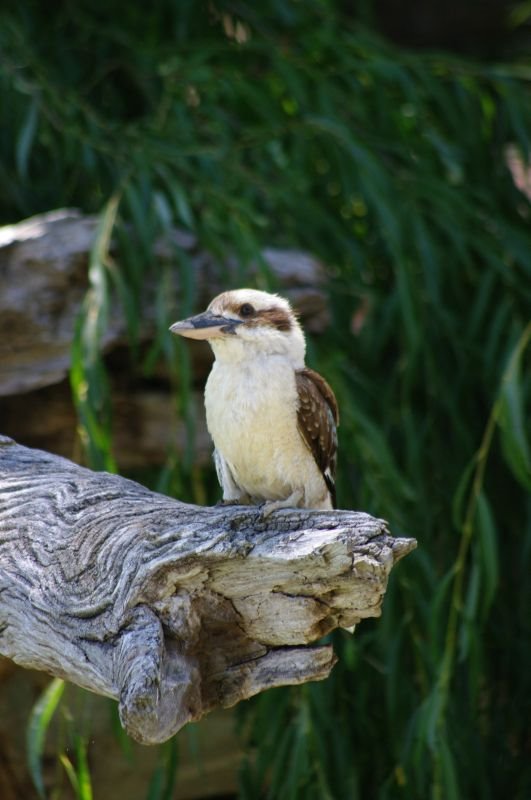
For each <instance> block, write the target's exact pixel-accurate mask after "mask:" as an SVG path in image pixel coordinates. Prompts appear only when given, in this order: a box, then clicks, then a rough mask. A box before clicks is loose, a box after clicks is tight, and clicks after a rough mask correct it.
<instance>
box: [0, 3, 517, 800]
mask: <svg viewBox="0 0 531 800" xmlns="http://www.w3.org/2000/svg"><path fill="white" fill-rule="evenodd" d="M439 6H440V4H439ZM455 8H457V5H456V6H455ZM455 8H454V6H452V3H451V2H450V3H449V4H448V9H447V15H445V14H443V13H442V11H441V9H440V7H439V8H438V7H437V4H431V3H428V4H424V5H422V4H418V3H413V2H412V3H410V4H409V5H407V4H406V5H405V6H403V7H400V9H398V7H397V4H396V3H392V2H387V3H386V2H383V0H382V1H381V2H371V1H370V0H365V2H361V3H359V4H354V3H348V2H333V1H332V0H321V1H319V0H308V2H295V0H281V1H279V2H275V0H264V2H263V3H261V4H260V5H258V4H248V3H241V2H217V1H215V2H210V3H202V2H191V0H182V1H181V2H175V1H174V2H171V1H170V0H154V2H152V3H150V4H135V3H124V2H120V0H107V2H105V3H103V2H100V1H99V0H93V1H92V2H90V3H89V2H86V0H78V2H68V1H67V0H63V1H62V2H57V3H55V4H53V6H48V5H47V4H44V3H40V2H37V1H36V0H26V2H24V3H13V2H10V0H7V1H6V2H4V3H3V4H2V10H1V11H0V109H1V112H0V113H1V120H2V124H1V126H0V186H1V191H0V222H1V223H11V222H15V221H18V220H19V219H22V218H24V217H27V216H30V215H32V214H36V213H38V212H41V211H46V210H49V209H53V208H58V207H62V206H76V207H78V208H80V209H82V210H83V211H84V212H90V213H98V214H101V215H102V221H103V227H102V229H101V235H100V237H99V239H98V243H97V244H98V246H97V247H95V249H94V251H93V254H92V258H91V265H90V270H91V271H90V280H91V288H90V290H89V292H88V295H87V299H86V303H85V306H84V311H83V313H82V315H81V316H80V320H79V325H78V330H77V335H76V341H75V344H74V351H73V366H72V373H71V385H72V391H73V396H74V400H75V402H76V408H77V413H78V415H79V422H80V429H81V435H82V440H83V442H84V444H85V446H86V459H87V463H89V464H90V465H91V466H93V467H94V468H111V469H112V468H114V466H115V459H114V455H113V419H112V414H111V413H110V403H109V392H108V380H107V374H106V365H105V361H104V360H103V359H102V358H101V354H100V351H101V348H100V343H101V339H102V337H103V336H104V332H105V329H106V324H107V320H108V317H109V314H111V313H113V311H112V308H110V303H111V299H110V298H111V297H114V296H117V297H118V300H119V303H120V306H121V308H122V309H123V312H124V314H125V316H126V319H127V324H128V335H129V342H130V357H131V364H132V369H137V370H139V371H141V372H143V374H149V371H150V369H152V368H153V365H154V364H155V362H156V361H157V360H161V359H162V360H164V361H165V363H166V364H167V370H168V374H169V375H170V376H171V378H172V385H173V386H174V387H175V392H176V403H177V406H178V409H179V412H180V414H181V415H182V417H183V418H184V419H185V420H188V422H189V423H190V425H192V420H193V414H192V410H191V408H190V404H191V403H192V402H193V396H192V394H191V388H192V386H193V376H192V373H191V367H190V356H189V349H188V348H187V347H186V346H183V345H182V343H180V342H175V341H170V337H169V334H168V333H167V328H168V325H169V324H170V322H172V321H173V320H174V319H175V318H176V317H177V316H181V315H184V314H187V313H189V312H191V311H195V310H199V309H198V308H197V297H198V286H197V282H196V276H195V273H194V270H193V268H192V266H191V264H190V262H189V261H188V260H187V257H186V254H185V253H184V252H182V251H179V250H178V249H176V251H175V258H174V263H173V266H172V269H173V270H174V271H176V272H177V274H178V276H179V285H180V293H179V296H178V297H173V296H168V291H167V287H168V285H169V284H168V280H167V269H168V267H167V265H166V266H164V267H163V266H161V265H160V264H159V262H158V260H157V258H156V256H155V255H154V251H153V246H154V242H155V241H156V239H157V237H159V236H161V235H162V234H164V232H165V231H168V230H169V229H171V227H172V226H177V227H179V228H181V229H185V230H187V231H190V232H192V233H193V234H194V235H195V236H196V237H197V241H198V242H199V244H200V246H201V247H202V248H204V249H205V250H206V251H208V252H210V253H211V254H212V255H213V256H214V257H215V258H217V259H219V263H220V275H221V276H222V275H223V266H222V265H223V262H224V260H225V259H226V257H227V256H228V255H229V254H230V256H231V257H233V258H235V259H236V262H237V265H238V270H237V280H235V279H234V274H233V273H231V274H232V279H231V280H232V281H233V284H234V285H244V284H246V283H247V280H246V276H247V275H248V271H249V268H250V265H251V264H252V263H256V261H257V260H258V262H259V270H258V274H257V276H256V277H254V278H253V284H254V285H256V286H258V287H259V288H266V289H273V290H274V289H276V288H278V287H277V286H276V285H275V282H274V279H273V276H272V274H271V272H270V271H269V270H268V269H267V267H266V265H264V264H263V263H262V262H261V261H260V259H259V253H260V251H261V250H262V249H263V248H264V247H267V246H276V247H289V248H296V249H298V250H303V251H308V252H310V253H312V254H313V255H315V256H317V257H318V258H319V259H320V260H321V261H322V262H323V263H324V264H325V266H326V276H327V282H326V292H327V300H328V304H329V308H330V312H331V324H330V325H329V326H328V328H327V330H326V331H325V332H324V333H323V334H322V335H321V336H319V337H310V341H309V357H308V361H309V363H310V365H311V366H313V367H315V368H316V369H318V370H319V371H320V372H322V373H323V374H324V375H325V376H326V378H327V380H328V381H329V382H330V383H331V385H332V386H333V387H334V389H335V391H336V394H337V397H338V401H339V405H340V409H341V427H340V459H339V469H338V499H339V504H340V506H341V507H345V508H358V509H363V510H364V511H367V512H369V513H371V514H374V515H376V516H381V517H384V518H385V519H387V520H388V521H389V523H390V527H391V530H392V532H393V533H395V534H396V535H405V536H413V537H415V538H417V539H418V543H419V546H418V549H417V551H416V552H415V553H414V554H412V555H411V556H409V557H408V558H407V559H406V560H405V561H404V562H403V563H401V564H400V565H399V566H398V567H397V568H396V569H395V571H394V573H393V575H392V578H391V581H390V586H389V591H388V594H387V596H386V600H385V604H384V613H383V617H382V618H381V619H380V620H377V621H366V622H364V623H363V624H361V625H360V626H359V628H358V630H357V631H356V634H355V636H354V637H349V636H347V635H346V634H345V635H343V634H341V635H339V634H338V635H337V639H336V640H335V646H336V649H337V652H338V655H339V658H340V661H339V664H338V666H337V667H336V668H335V670H334V672H333V675H332V678H331V679H330V680H328V681H326V682H324V683H320V684H314V685H307V686H304V687H299V688H293V689H283V690H274V691H271V692H268V693H265V694H264V695H262V696H260V697H258V698H255V699H254V700H253V701H250V702H248V703H246V704H244V705H243V706H242V707H241V708H240V709H239V710H238V711H237V713H236V714H235V715H234V723H235V724H236V725H237V727H238V736H239V737H240V741H241V743H242V746H243V756H242V759H241V762H240V764H239V767H238V774H239V787H240V788H239V790H238V794H237V796H238V797H239V798H246V799H247V798H249V800H250V799H251V798H258V797H264V798H272V800H277V799H278V800H288V798H289V799H293V800H295V799H296V798H305V800H306V799H307V798H309V799H310V800H311V798H316V800H321V799H323V800H324V799H325V798H326V799H333V800H336V799H337V800H343V798H353V799H355V798H364V800H366V799H367V798H371V799H372V798H407V800H417V799H418V800H426V798H433V800H452V798H465V799H466V800H474V798H478V799H479V798H481V800H490V798H492V800H495V799H496V798H500V797H510V798H512V800H524V798H528V797H530V796H531V759H530V755H531V754H530V737H529V720H530V718H531V681H530V674H531V668H530V654H531V640H530V627H531V626H530V619H531V614H530V612H531V602H530V601H531V597H530V594H531V593H530V586H531V582H530V580H529V577H530V572H529V570H530V561H531V558H530V555H531V552H530V551H531V502H530V494H529V490H530V488H531V455H530V444H529V442H530V437H529V433H530V431H529V397H530V393H531V373H530V370H529V365H530V347H529V341H530V338H531V326H530V316H531V313H530V312H531V227H530V223H531V205H530V200H531V161H530V158H531V148H530V138H531V92H530V84H531V58H530V50H529V45H530V44H531V27H530V21H531V5H530V3H529V2H523V3H505V4H504V3H497V4H496V3H487V4H483V5H482V4H480V3H472V4H469V7H468V6H467V9H466V11H463V10H461V12H460V13H461V16H459V17H457V18H454V23H453V24H452V17H451V13H453V12H451V10H452V9H453V10H454V11H455ZM111 233H112V236H113V237H114V240H115V241H116V242H117V255H115V257H114V259H113V261H112V263H111V262H110V260H109V259H108V258H107V257H106V243H107V238H106V237H107V236H108V235H110V234H111ZM0 279H1V276H0ZM147 281H150V282H152V283H153V282H154V283H155V285H156V287H157V291H156V308H157V325H156V331H155V335H154V339H153V342H152V346H151V348H150V349H149V352H147V353H146V352H145V351H144V350H142V348H139V347H138V338H139V330H140V326H141V321H142V315H143V313H144V308H143V302H142V301H143V296H144V291H145V286H146V282H147ZM227 288H230V287H229V286H227ZM113 302H114V301H113ZM176 312H177V313H176ZM87 380H88V385H89V390H88V393H84V392H83V391H82V387H83V386H84V385H85V381H87ZM169 402H171V401H169ZM190 442H191V443H192V444H191V447H192V445H193V436H192V434H191V438H190ZM135 477H136V478H137V479H140V480H143V481H144V482H146V483H147V484H148V485H150V486H152V487H153V488H159V489H161V490H163V491H168V492H172V493H174V494H176V495H177V496H179V497H180V498H181V499H184V500H189V501H194V500H196V499H197V498H198V497H204V498H205V500H206V501H207V502H215V501H216V500H217V498H218V492H217V487H216V484H215V480H214V478H213V471H212V468H211V467H208V468H203V467H202V468H199V469H198V468H196V467H194V466H193V452H191V453H190V454H189V457H188V458H185V459H184V460H183V461H182V462H180V463H178V464H176V463H175V459H174V458H173V459H172V458H170V457H169V458H168V461H167V463H166V464H161V465H160V469H156V470H153V469H150V470H149V472H148V471H146V472H145V474H142V473H141V472H140V473H139V474H136V475H135ZM84 698H85V699H84V700H83V701H80V700H79V699H78V700H77V701H75V702H73V703H71V710H70V722H69V725H68V726H67V734H65V735H67V736H70V737H71V738H72V741H71V743H70V745H69V747H70V749H68V748H67V750H66V751H65V750H64V740H63V744H61V746H59V745H58V747H57V758H58V759H62V762H61V763H62V766H63V767H64V770H63V769H62V768H60V769H59V770H58V771H57V775H58V777H57V784H56V785H55V787H54V789H53V794H52V795H51V796H53V797H56V798H59V797H63V796H65V797H66V796H69V795H68V794H67V793H68V791H69V790H68V784H67V782H66V779H67V778H68V777H69V776H70V778H71V782H72V785H73V786H74V788H75V792H76V795H77V796H78V797H80V798H88V797H90V791H91V790H90V781H91V778H90V775H91V774H94V770H95V765H94V763H91V760H92V762H93V761H94V758H95V755H94V753H93V752H92V750H91V735H90V731H88V732H87V725H86V716H87V711H86V708H87V705H90V703H91V702H92V698H91V697H90V696H89V695H84ZM56 699H57V700H59V698H58V697H57V698H56ZM60 702H61V703H64V702H65V700H64V698H63V699H61V700H60ZM81 702H82V705H83V709H84V711H83V714H82V715H81V716H82V717H83V724H81V722H80V721H79V719H78V718H77V717H76V714H75V713H74V712H73V711H72V709H76V708H78V706H79V704H80V703H81ZM34 722H35V719H34ZM202 724H204V723H199V726H198V727H200V726H201V725H202ZM187 735H189V734H186V731H184V732H183V733H182V734H179V736H178V737H177V742H176V743H172V744H170V745H167V746H166V748H165V749H161V755H160V757H157V758H158V761H157V767H156V769H155V771H154V773H153V776H152V778H151V779H150V781H149V782H146V783H145V785H143V784H142V782H140V781H139V783H138V787H137V789H138V793H137V794H136V795H135V796H134V797H133V796H132V795H130V797H131V800H137V798H150V800H154V799H155V798H171V797H180V795H179V776H180V771H181V770H182V769H184V768H185V766H186V764H185V762H186V759H187V758H188V756H187V753H188V751H189V748H188V747H187V746H185V745H184V744H183V745H182V746H180V745H179V742H184V741H185V738H183V737H186V736H187ZM116 736H117V737H118V738H120V737H119V734H118V733H116ZM30 747H31V736H30ZM33 747H34V763H33V767H34V770H36V771H37V772H38V769H39V767H38V763H37V762H38V756H39V752H40V751H39V746H38V743H37V745H36V744H35V740H34V741H33ZM61 748H63V749H61ZM65 752H69V753H70V755H69V756H68V757H67V756H66V755H65ZM127 752H128V744H127V743H124V742H123V740H122V743H121V749H120V747H118V748H117V756H116V758H119V757H122V756H123V758H124V759H126V758H127ZM120 754H121V755H120ZM127 768H128V769H129V770H133V771H134V769H135V766H134V763H130V762H129V765H128V767H127ZM60 774H61V775H62V777H59V775H60ZM65 776H66V778H65ZM76 776H77V777H76ZM76 781H77V783H76ZM105 791H107V794H106V795H105V796H114V797H117V798H118V797H120V796H121V795H120V794H119V793H117V790H116V789H115V790H114V792H115V793H114V794H112V793H111V794H109V791H110V790H109V788H108V787H107V789H106V790H105V787H104V785H103V783H102V784H101V787H100V788H97V787H96V784H94V787H93V792H94V797H96V798H97V797H103V796H104V793H105ZM83 792H85V794H84V793H83ZM87 792H88V793H87ZM65 793H66V794H65Z"/></svg>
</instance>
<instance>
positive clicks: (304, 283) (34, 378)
mask: <svg viewBox="0 0 531 800" xmlns="http://www.w3.org/2000/svg"><path fill="white" fill-rule="evenodd" d="M97 224H98V219H97V217H94V216H84V215H82V214H80V212H79V211H76V210H75V209H60V210H57V211H51V212H49V213H47V214H40V215H38V216H35V217H32V218H31V219H27V220H23V221H22V222H20V223H18V224H16V225H8V226H4V227H0V397H2V396H4V397H5V396H11V395H17V394H21V393H23V392H28V391H32V390H34V389H38V388H40V387H43V386H50V385H52V384H55V383H58V382H59V381H61V380H63V378H64V377H65V375H66V374H67V371H68V369H69V366H70V349H71V344H72V338H73V333H74V328H75V321H76V317H77V315H78V313H79V310H80V307H81V303H82V300H83V297H84V296H85V293H86V291H87V288H88V258H89V253H90V250H91V248H92V246H93V244H94V239H95V235H96V228H97ZM131 235H132V236H133V235H134V231H133V232H132V233H131ZM179 252H180V253H181V255H184V256H185V257H186V259H187V261H188V263H189V265H190V267H189V268H190V270H191V271H192V272H193V275H194V281H195V283H196V285H197V291H198V298H197V301H198V305H199V307H201V305H202V304H203V305H204V304H206V302H207V301H209V300H210V299H212V296H213V295H214V294H216V293H217V292H218V291H221V290H222V289H224V288H227V287H228V286H230V285H234V281H235V280H237V276H238V275H239V267H238V265H237V264H236V262H235V261H234V259H231V258H230V257H228V258H227V259H226V261H225V262H224V263H223V264H220V263H219V261H217V260H216V259H215V258H214V257H213V256H212V255H211V254H210V253H208V252H205V251H204V250H202V249H201V248H200V246H199V244H198V242H197V240H196V238H195V237H194V236H193V235H192V234H190V233H187V232H185V231H182V230H178V229H173V230H171V231H169V232H168V233H167V234H166V236H165V237H163V238H161V239H160V240H159V241H157V242H155V244H154V250H153V257H154V260H156V261H158V262H159V263H161V264H162V263H165V264H167V265H168V267H169V269H168V277H169V278H170V281H169V284H168V292H169V293H170V294H171V297H172V298H175V316H174V319H175V318H176V317H177V316H179V314H178V305H177V304H178V298H179V296H180V286H179V274H180V273H179V269H178V268H177V263H178V258H177V255H178V253H179ZM262 258H263V261H264V263H265V264H267V267H268V269H269V270H270V272H271V273H272V274H273V275H274V276H276V278H277V280H278V282H279V285H280V286H281V287H282V291H283V292H285V293H286V295H287V296H288V297H289V298H290V299H291V300H292V301H293V302H294V304H295V306H296V307H297V309H298V310H299V311H300V312H301V314H302V315H303V318H304V319H305V326H306V328H307V329H308V330H322V329H323V327H324V326H325V325H326V323H327V319H328V314H327V308H326V300H325V296H324V292H323V291H322V289H321V288H320V287H321V285H322V283H323V281H324V271H323V269H322V265H321V264H320V262H319V261H318V260H317V259H316V258H313V257H312V256H310V255H308V254H306V253H301V252H298V251H295V250H289V251H286V250H274V249H266V250H264V251H263V253H262ZM257 271H258V267H257V265H254V266H253V265H251V266H250V267H249V269H248V274H249V276H250V278H251V279H252V276H253V273H257ZM221 281H222V283H221ZM154 295H155V292H154V286H153V284H151V285H149V284H148V285H146V286H145V288H144V292H143V300H144V305H143V308H142V325H141V332H140V339H141V340H142V341H149V340H151V339H152V338H153V336H154V332H155V330H156V323H155V316H156V310H155V309H156V303H155V299H154ZM171 321H172V320H171V319H169V320H168V324H169V323H170V322H171ZM126 338H127V337H126V324H125V319H124V316H123V314H122V313H121V312H120V306H119V304H114V306H113V314H112V317H111V319H110V320H109V325H108V328H107V330H106V331H105V335H104V340H103V343H102V344H103V347H104V349H105V350H106V351H109V350H111V349H112V348H114V347H116V346H117V345H120V344H123V343H124V342H125V341H126ZM205 352H206V351H205ZM4 430H5V429H4Z"/></svg>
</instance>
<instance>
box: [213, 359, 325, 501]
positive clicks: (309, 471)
mask: <svg viewBox="0 0 531 800" xmlns="http://www.w3.org/2000/svg"><path fill="white" fill-rule="evenodd" d="M205 406H206V414H207V425H208V429H209V431H210V434H211V436H212V438H213V440H214V444H215V447H216V449H217V450H218V452H219V453H221V455H222V456H223V458H224V459H225V461H226V462H227V464H228V465H229V467H230V470H231V472H232V474H233V476H234V479H235V480H236V482H237V484H238V485H239V486H240V487H241V488H242V489H243V490H244V491H245V492H246V493H247V494H249V495H250V496H251V497H253V498H255V499H259V500H261V499H264V500H276V499H282V498H285V497H287V496H289V495H290V494H291V493H292V492H293V491H294V490H295V489H298V488H303V489H304V490H305V495H306V501H307V503H308V504H312V505H316V504H317V503H318V501H319V499H321V500H322V497H323V493H324V491H325V485H324V481H323V478H322V476H321V474H320V472H319V469H318V467H317V465H316V464H315V461H314V458H313V456H312V454H311V453H310V451H309V449H308V447H307V446H306V444H305V443H304V441H303V439H302V437H301V435H300V433H299V431H298V429H297V407H298V397H297V388H296V383H295V373H294V369H293V366H292V364H291V363H290V362H289V360H288V359H286V358H284V357H282V356H278V357H277V356H263V357H261V356H259V355H257V356H255V357H254V358H252V359H244V360H241V361H238V362H235V363H231V362H227V361H215V362H214V366H213V368H212V371H211V373H210V376H209V378H208V381H207V384H206V388H205Z"/></svg>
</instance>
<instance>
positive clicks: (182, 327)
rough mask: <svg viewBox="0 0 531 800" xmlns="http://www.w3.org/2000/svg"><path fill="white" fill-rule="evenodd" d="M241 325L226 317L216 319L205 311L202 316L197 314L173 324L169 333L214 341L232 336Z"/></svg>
mask: <svg viewBox="0 0 531 800" xmlns="http://www.w3.org/2000/svg"><path fill="white" fill-rule="evenodd" d="M241 323H242V320H241V319H227V317H218V316H216V315H215V314H212V313H211V312H210V311H205V312H204V314H197V316H195V317H188V319H183V320H181V321H180V322H174V323H173V325H172V326H171V327H170V331H171V332H172V333H175V334H177V335H178V336H186V337H187V338H188V339H214V338H215V337H219V336H225V335H227V334H229V335H230V334H234V333H235V332H236V328H237V326H238V325H241Z"/></svg>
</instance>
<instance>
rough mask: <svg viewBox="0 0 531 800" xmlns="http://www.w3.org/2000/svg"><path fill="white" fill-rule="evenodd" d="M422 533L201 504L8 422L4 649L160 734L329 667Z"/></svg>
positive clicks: (364, 520)
mask: <svg viewBox="0 0 531 800" xmlns="http://www.w3.org/2000/svg"><path fill="white" fill-rule="evenodd" d="M414 547H415V542H414V540H412V539H394V538H392V537H391V536H390V535H389V533H388V531H387V528H386V524H385V522H383V521H382V520H379V519H374V518H373V517H370V516H369V515H367V514H362V513H357V512H353V511H334V512H323V511H308V510H301V509H293V510H287V511H278V512H275V513H273V514H272V515H271V516H270V517H268V518H267V519H264V518H262V516H261V514H260V509H259V508H257V507H252V506H233V507H224V508H222V507H214V508H203V507H199V506H192V505H187V504H184V503H181V502H179V501H177V500H173V499H171V498H169V497H164V496H163V495H160V494H156V493H154V492H151V491H149V490H148V489H146V488H144V487H142V486H140V485H138V484H136V483H133V482H132V481H129V480H126V479H124V478H121V477H119V476H117V475H109V474H107V473H97V472H91V471H90V470H87V469H83V468H82V467H79V466H77V465H75V464H73V463H71V462H70V461H66V460H65V459H62V458H60V457H58V456H53V455H50V454H48V453H45V452H42V451H39V450H31V449H28V448H25V447H22V446H20V445H17V444H15V442H13V441H12V440H11V439H8V438H7V437H0V553H1V560H0V595H1V598H2V600H1V605H0V653H1V654H3V655H5V656H8V657H9V658H11V659H13V660H14V661H16V662H17V663H19V664H21V665H23V666H25V667H31V668H34V669H41V670H45V671H46V672H49V673H50V674H52V675H57V676H60V677H63V678H66V679H67V680H70V681H72V682H74V683H77V684H79V685H80V686H83V687H85V688H86V689H89V690H91V691H94V692H97V693H99V694H103V695H108V696H109V697H114V698H116V699H118V701H119V708H120V716H121V719H122V723H123V725H124V727H125V729H126V730H127V732H128V733H129V734H130V735H131V736H132V737H133V738H135V739H136V740H137V741H139V742H143V743H155V742H160V741H164V740H165V739H167V738H169V737H170V736H172V735H173V734H174V733H175V732H176V731H178V730H179V729H180V728H181V727H182V726H183V725H185V724H186V723H187V722H189V721H191V720H197V719H199V718H200V717H201V716H203V715H204V714H206V713H207V712H208V711H210V710H212V709H213V708H215V707H217V706H231V705H233V704H235V703H237V702H238V701H239V700H242V699H244V698H246V697H250V696H251V695H253V694H256V693H258V692H260V691H263V690H264V689H266V688H269V687H270V686H280V685H283V684H296V683H304V682H305V681H310V680H319V679H321V678H325V677H326V676H327V675H328V674H329V672H330V670H331V668H332V666H333V664H334V661H335V657H334V654H333V651H332V648H331V646H330V645H324V646H318V647H312V648H310V647H308V646H307V645H308V644H309V643H310V642H313V641H315V640H317V639H319V638H321V637H322V636H324V635H325V634H326V633H328V632H329V631H331V630H333V629H334V628H336V627H348V626H352V625H354V624H356V623H357V622H359V621H360V620H361V619H363V618H365V617H376V616H378V615H379V614H380V608H381V603H382V599H383V596H384V592H385V589H386V584H387V579H388V576H389V572H390V570H391V567H392V566H393V564H394V563H395V561H397V560H398V559H399V558H401V557H402V556H404V555H406V554H407V553H409V552H410V551H411V550H412V549H413V548H414Z"/></svg>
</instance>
